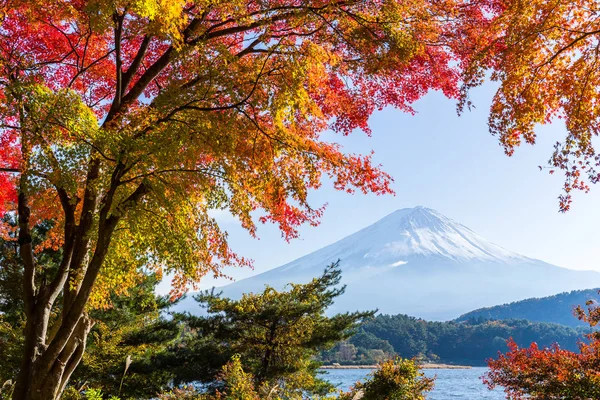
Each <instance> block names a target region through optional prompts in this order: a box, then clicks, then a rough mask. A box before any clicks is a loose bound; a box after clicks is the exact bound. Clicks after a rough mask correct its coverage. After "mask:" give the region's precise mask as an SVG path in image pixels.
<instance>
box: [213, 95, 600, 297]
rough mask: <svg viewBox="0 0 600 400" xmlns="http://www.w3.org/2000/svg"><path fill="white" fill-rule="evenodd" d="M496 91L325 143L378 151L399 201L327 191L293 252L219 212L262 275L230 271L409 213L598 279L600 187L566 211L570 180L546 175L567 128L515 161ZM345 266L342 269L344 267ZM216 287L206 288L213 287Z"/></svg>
mask: <svg viewBox="0 0 600 400" xmlns="http://www.w3.org/2000/svg"><path fill="white" fill-rule="evenodd" d="M493 93H494V88H493V86H491V85H488V86H485V87H483V88H479V89H477V90H475V91H474V92H473V94H472V97H473V100H474V102H475V105H476V107H477V108H476V109H475V110H472V111H470V112H466V113H465V114H463V115H462V116H460V117H459V116H457V113H456V103H455V102H454V101H452V100H448V99H446V98H444V97H443V96H442V95H440V94H438V93H431V94H429V95H427V96H426V97H425V98H423V99H422V100H420V101H419V102H418V103H417V104H416V105H415V108H416V109H417V111H418V114H417V115H408V114H405V113H402V112H400V111H397V110H394V109H386V110H384V111H382V112H378V113H376V114H374V115H373V116H372V118H371V121H370V122H371V127H372V130H373V134H372V137H367V136H366V135H365V134H364V133H362V132H355V133H354V134H353V135H351V136H349V137H342V136H334V135H333V134H331V135H327V139H328V140H336V141H338V142H339V143H341V144H342V145H343V146H344V149H345V150H346V151H347V152H353V153H356V152H361V153H367V152H369V151H370V150H374V151H375V155H374V160H375V161H376V162H377V163H380V164H382V166H383V169H384V170H385V171H386V172H388V173H389V174H391V175H392V176H393V177H394V180H395V182H394V184H393V188H394V190H395V191H396V195H395V196H372V195H368V196H365V195H362V194H354V195H348V194H346V193H341V192H337V191H335V190H334V189H333V188H332V187H331V185H328V184H327V183H326V184H325V185H324V186H323V187H322V188H321V189H320V190H319V191H317V192H315V193H313V194H312V195H311V199H312V204H313V205H314V206H320V205H322V204H323V203H328V207H327V210H326V212H325V215H324V216H323V218H322V222H321V225H320V226H318V227H316V228H315V227H310V226H307V227H303V228H302V229H301V238H300V239H296V240H294V241H293V242H291V243H286V242H285V241H284V240H283V239H282V238H281V235H280V233H279V231H278V230H277V228H276V227H275V226H273V225H260V226H259V231H258V233H259V236H260V240H256V239H252V238H250V237H249V236H248V234H247V233H246V232H245V231H244V230H243V229H242V228H240V226H239V224H238V223H237V222H236V221H235V220H234V219H233V218H231V217H230V216H228V215H227V214H226V213H224V212H223V213H221V212H219V213H217V214H216V216H217V219H218V221H219V222H220V223H221V227H222V228H223V229H224V230H227V231H228V233H229V235H230V244H231V246H232V248H233V249H234V250H235V251H237V252H238V253H239V254H241V255H244V256H247V257H249V258H251V259H253V260H254V261H255V270H254V271H252V270H249V269H233V270H228V271H227V272H228V273H229V274H230V275H231V276H233V277H235V278H237V279H240V278H243V277H246V276H249V275H251V274H256V273H259V272H262V271H265V270H267V269H270V268H274V267H278V266H280V265H282V264H285V263H287V262H289V261H292V260H294V259H296V258H298V257H301V256H303V255H305V254H308V253H310V252H312V251H314V250H317V249H319V248H321V247H323V246H326V245H328V244H330V243H333V242H335V241H337V240H339V239H341V238H343V237H345V236H347V235H349V234H351V233H354V232H355V231H357V230H359V229H361V228H363V227H365V226H367V225H369V224H371V223H373V222H375V221H377V220H378V219H380V218H382V217H384V216H385V215H387V214H389V213H391V212H393V211H395V210H397V209H399V208H404V207H414V206H417V205H423V206H426V207H430V208H433V209H436V210H437V211H439V212H441V213H442V214H445V215H446V216H448V217H450V218H452V219H454V220H455V221H457V222H460V223H462V224H464V225H466V226H467V227H469V228H471V229H472V230H473V231H475V232H476V233H478V234H480V235H481V236H483V237H484V238H486V239H488V240H490V241H492V242H494V243H496V244H498V245H500V246H502V247H504V248H506V249H509V250H512V251H514V252H517V253H521V254H523V255H526V256H528V257H532V258H538V259H541V260H543V261H546V262H549V263H552V264H555V265H559V266H562V267H567V268H573V269H595V270H599V271H600V230H598V229H597V228H596V227H597V225H598V223H599V222H600V210H599V209H598V207H597V205H598V204H599V200H600V187H595V188H592V191H591V192H590V193H589V194H583V193H577V194H576V196H575V201H574V204H573V207H572V210H571V211H569V212H568V213H566V214H561V213H559V212H558V200H557V196H558V195H559V194H560V193H561V186H562V184H563V177H562V176H561V175H560V174H555V175H552V176H551V175H549V174H548V173H547V171H544V172H540V170H539V168H538V166H539V165H547V160H548V159H549V158H550V156H551V154H552V145H553V143H555V142H556V141H557V140H559V139H561V138H562V137H563V136H564V132H565V130H564V127H563V126H561V125H560V124H554V125H552V126H545V127H541V128H540V129H538V143H537V144H536V145H535V146H529V145H524V146H522V147H521V148H519V149H517V151H516V152H515V155H514V156H513V157H507V156H506V155H505V154H504V152H503V149H502V148H501V147H500V146H499V144H498V141H497V139H496V138H495V137H493V136H491V135H490V134H489V132H488V130H487V125H486V122H487V116H488V110H489V103H490V101H491V98H492V96H493ZM342 261H343V260H342ZM213 283H214V282H213V281H212V280H211V279H206V280H205V281H204V282H203V285H202V286H203V287H208V286H212V285H213Z"/></svg>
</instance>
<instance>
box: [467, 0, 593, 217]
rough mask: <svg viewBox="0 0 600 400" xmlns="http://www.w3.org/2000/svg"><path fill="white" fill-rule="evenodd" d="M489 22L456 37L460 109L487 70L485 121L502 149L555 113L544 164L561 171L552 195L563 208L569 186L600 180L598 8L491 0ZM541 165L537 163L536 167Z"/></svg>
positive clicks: (577, 1) (587, 0)
mask: <svg viewBox="0 0 600 400" xmlns="http://www.w3.org/2000/svg"><path fill="white" fill-rule="evenodd" d="M491 3H492V4H490V7H489V10H490V13H491V15H490V18H489V20H488V21H489V24H486V25H485V26H481V28H482V29H473V30H472V31H471V32H472V33H471V34H468V36H467V39H466V40H465V41H464V42H463V43H464V46H465V48H470V50H465V51H467V52H471V54H472V56H471V57H469V58H467V59H465V63H464V66H463V67H464V85H463V87H462V93H461V107H460V108H461V109H462V108H464V107H469V106H470V105H471V103H470V101H469V98H468V94H469V90H470V89H471V88H473V87H475V86H478V85H480V84H482V83H483V82H484V81H485V80H486V79H487V78H490V79H491V80H494V81H497V82H498V84H499V88H498V90H497V92H496V94H495V96H494V98H493V101H492V105H491V109H490V117H489V128H490V131H491V132H492V133H493V134H494V135H497V136H498V138H499V140H500V143H501V144H502V145H503V147H504V149H505V151H506V153H507V154H508V155H512V154H513V152H514V150H515V148H516V147H518V146H519V145H520V144H521V143H522V142H525V143H529V144H534V143H535V141H536V133H535V127H536V126H537V125H539V124H548V123H551V122H557V121H562V122H563V123H564V125H565V127H566V137H565V139H564V140H562V141H559V142H556V145H555V148H554V152H553V154H552V156H551V158H550V160H549V166H548V168H549V172H550V173H554V172H555V171H556V170H559V171H563V172H564V175H565V183H564V190H563V193H562V194H561V195H560V196H559V200H560V209H561V211H567V210H568V209H569V208H570V206H571V203H572V198H571V197H572V193H573V192H574V191H575V190H583V191H585V192H587V191H588V190H589V189H590V184H595V183H598V181H600V154H598V152H597V151H596V148H595V146H594V138H595V137H596V136H597V135H598V133H599V132H600V101H599V100H600V68H598V65H599V62H600V59H599V56H600V9H599V8H598V4H597V2H596V1H595V0H570V1H564V0H531V1H522V0H515V1H510V0H499V1H491ZM540 168H542V167H540Z"/></svg>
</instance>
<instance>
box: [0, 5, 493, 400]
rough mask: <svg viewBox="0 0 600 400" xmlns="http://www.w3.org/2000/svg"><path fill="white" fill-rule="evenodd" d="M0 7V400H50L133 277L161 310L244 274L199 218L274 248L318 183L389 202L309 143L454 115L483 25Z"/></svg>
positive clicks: (200, 9)
mask: <svg viewBox="0 0 600 400" xmlns="http://www.w3.org/2000/svg"><path fill="white" fill-rule="evenodd" d="M2 9H3V10H2V13H1V14H0V17H1V26H0V38H1V39H0V120H1V121H2V122H1V123H2V125H1V126H0V143H1V144H2V146H0V151H1V153H0V210H1V211H0V213H1V214H3V215H4V216H5V218H4V222H3V225H2V227H1V233H2V235H3V236H4V237H5V238H6V239H7V240H16V241H18V243H19V251H20V255H21V260H22V261H23V268H24V283H23V291H24V300H25V313H26V315H27V320H28V325H27V327H26V333H25V337H26V339H25V355H24V359H23V364H22V367H21V369H20V376H19V378H18V380H17V386H16V389H15V395H14V398H15V399H30V398H31V399H34V398H35V399H37V398H40V399H41V398H55V397H57V396H58V395H59V394H60V393H61V391H62V390H63V389H64V387H65V385H66V383H67V382H68V379H69V376H70V374H71V373H72V372H73V369H74V368H75V367H76V366H77V364H78V363H79V360H80V359H81V354H82V353H83V352H84V351H85V338H86V336H87V334H88V332H89V329H90V328H91V325H92V321H90V319H89V318H88V315H87V312H86V310H87V309H89V307H109V306H110V304H109V303H108V300H107V299H108V298H109V294H111V293H116V294H121V293H126V292H127V290H128V288H131V287H133V286H135V285H136V284H137V282H139V278H140V274H144V273H147V272H148V271H151V272H156V273H158V274H161V273H163V272H165V271H166V272H169V273H172V274H173V275H174V277H175V278H174V281H173V287H174V288H173V295H174V296H177V295H180V294H181V293H182V292H183V291H185V290H186V288H187V287H189V285H190V284H193V283H195V282H198V280H199V279H200V278H201V277H202V276H204V275H206V274H209V273H210V274H215V275H219V274H220V273H221V270H222V268H223V267H224V266H228V265H242V266H243V265H250V262H249V261H248V260H246V259H244V258H243V257H240V256H238V255H237V254H235V253H234V252H233V251H232V250H231V249H230V248H229V246H228V243H227V240H226V234H225V232H223V231H221V229H220V228H219V226H218V224H217V223H216V221H215V220H214V219H213V218H211V216H210V214H209V210H211V209H225V210H227V211H228V212H229V213H231V214H232V215H234V216H235V217H237V218H238V219H239V220H240V222H241V224H242V225H243V226H244V227H245V228H246V229H247V230H248V231H249V233H250V234H251V235H256V224H257V222H263V223H274V224H276V225H277V226H279V228H280V229H281V232H282V235H283V237H284V238H285V239H287V240H289V239H292V238H294V237H296V236H297V234H298V230H297V229H298V227H299V226H300V225H302V224H306V223H308V224H313V225H314V224H317V223H318V219H319V217H320V216H321V214H322V212H323V207H322V205H316V206H313V205H311V204H309V202H308V195H309V193H310V191H312V190H314V189H318V188H319V187H320V185H321V184H322V182H323V181H324V178H328V179H329V180H330V181H332V182H333V185H334V186H335V187H336V188H337V189H339V190H343V191H346V192H354V191H360V192H365V193H369V192H370V193H375V194H386V193H391V191H392V190H391V188H390V182H391V178H390V177H389V176H388V175H387V174H385V173H384V172H382V171H381V170H380V169H379V167H378V166H377V165H374V164H373V163H372V162H371V156H370V155H369V154H368V152H367V153H366V155H361V154H346V153H344V152H343V150H342V148H341V146H340V145H338V144H336V143H332V142H328V141H325V140H323V138H322V134H323V132H325V131H327V130H330V131H333V132H335V133H338V134H340V135H348V134H350V133H351V132H353V131H355V130H362V131H364V132H366V133H367V134H368V133H370V132H369V128H368V124H367V122H368V118H369V116H370V115H371V114H372V113H373V112H374V111H375V110H377V109H381V108H384V107H387V106H393V107H397V108H399V109H401V110H404V111H408V112H412V111H413V110H412V108H411V104H412V103H413V102H415V101H416V100H417V99H419V98H420V97H422V96H423V95H424V94H425V93H427V92H428V91H429V90H440V91H442V92H443V93H444V94H445V95H447V96H448V97H453V98H458V97H459V94H460V93H459V89H458V88H459V79H460V71H461V66H463V65H465V63H466V62H467V58H468V55H469V54H470V50H472V49H471V48H469V47H466V46H464V43H469V42H471V41H472V40H473V38H474V37H478V35H479V32H478V30H479V29H481V28H483V27H485V26H487V23H488V21H489V20H491V19H492V18H493V17H494V15H495V14H496V11H498V10H499V8H498V6H497V5H494V4H492V3H491V2H490V3H488V2H475V3H470V2H465V1H461V0H444V1H437V0H435V1H432V0H411V1H400V0H377V1H364V0H349V1H348V0H336V1H332V0H312V1H297V0H268V1H263V0H259V1H255V0H252V1H248V0H233V1H219V0H217V1H214V0H195V1H179V0H118V1H108V0H91V1H81V0H58V1H41V0H33V1H23V0H7V1H5V2H4V3H3V4H2ZM257 210H260V213H259V214H258V216H257V214H255V213H254V211H257ZM42 224H43V226H44V229H43V230H39V229H38V227H39V226H41V225H42ZM57 299H59V301H58V300H57ZM55 316H58V317H55ZM26 382H27V384H26ZM32 382H33V383H32Z"/></svg>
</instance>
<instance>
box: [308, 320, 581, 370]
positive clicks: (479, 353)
mask: <svg viewBox="0 0 600 400" xmlns="http://www.w3.org/2000/svg"><path fill="white" fill-rule="evenodd" d="M589 332H590V329H589V328H584V327H578V328H572V327H568V326H563V325H559V324H552V323H544V322H531V321H527V320H523V319H508V320H488V319H484V318H473V319H469V320H466V321H461V322H456V321H450V322H429V321H425V320H422V319H418V318H414V317H410V316H408V315H402V314H399V315H378V316H377V317H375V318H374V319H372V320H371V321H369V322H367V323H365V324H364V325H363V326H362V327H361V328H360V329H359V331H358V332H357V333H356V334H355V335H354V336H352V337H351V338H349V339H348V340H347V341H344V342H341V343H338V344H337V345H336V346H335V347H334V348H333V349H331V350H328V351H325V352H322V353H321V355H320V357H321V361H322V362H324V363H326V364H331V363H339V364H341V365H361V364H362V365H366V364H375V363H377V362H380V361H381V360H383V359H386V358H389V357H393V356H396V355H399V356H401V357H403V358H416V359H419V360H421V361H430V362H440V363H447V364H461V365H472V366H483V365H486V360H488V359H490V358H492V357H496V356H497V355H498V352H506V351H507V350H508V347H507V341H508V340H509V339H510V338H512V339H513V340H514V341H515V342H516V343H517V344H518V345H519V346H525V347H527V346H529V345H530V344H531V343H533V342H535V343H537V344H538V346H539V347H549V346H551V345H552V344H553V343H558V344H559V345H560V347H561V348H563V349H566V350H571V351H576V350H577V343H578V342H580V341H583V340H584V339H585V334H586V333H589Z"/></svg>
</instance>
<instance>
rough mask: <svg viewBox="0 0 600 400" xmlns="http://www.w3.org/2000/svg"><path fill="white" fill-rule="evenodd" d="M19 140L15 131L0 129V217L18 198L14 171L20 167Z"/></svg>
mask: <svg viewBox="0 0 600 400" xmlns="http://www.w3.org/2000/svg"><path fill="white" fill-rule="evenodd" d="M17 140H18V137H17V135H16V134H15V132H14V131H12V130H3V131H0V218H2V217H3V216H4V213H5V212H6V211H7V210H8V209H9V208H10V207H11V205H10V204H14V203H15V202H16V200H17V191H16V188H15V187H16V182H15V179H16V177H17V176H16V174H15V173H14V171H17V170H18V168H19V157H18V154H19V153H18V149H17V147H16V144H17Z"/></svg>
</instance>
